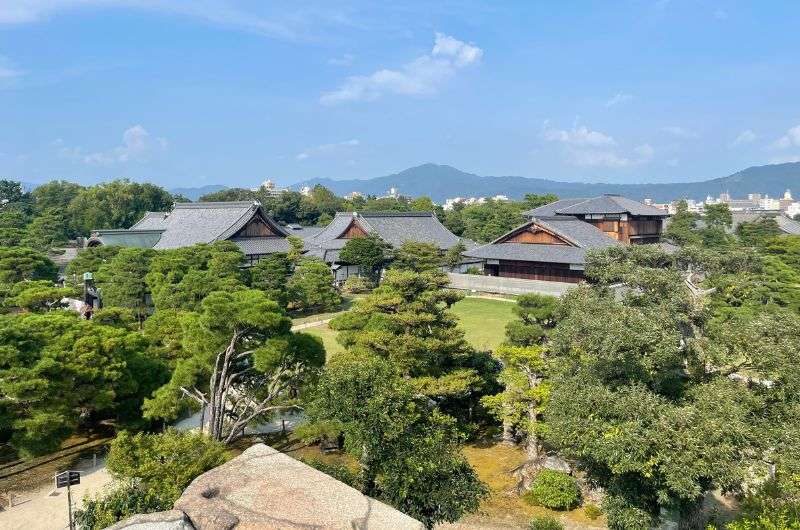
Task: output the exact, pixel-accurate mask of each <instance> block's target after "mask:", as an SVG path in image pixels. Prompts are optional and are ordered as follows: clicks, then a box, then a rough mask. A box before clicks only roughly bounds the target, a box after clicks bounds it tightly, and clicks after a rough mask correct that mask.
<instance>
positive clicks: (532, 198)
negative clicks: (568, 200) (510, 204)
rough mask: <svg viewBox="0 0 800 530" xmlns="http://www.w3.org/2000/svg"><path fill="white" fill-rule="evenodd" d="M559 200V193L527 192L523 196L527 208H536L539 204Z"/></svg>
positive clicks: (542, 204)
mask: <svg viewBox="0 0 800 530" xmlns="http://www.w3.org/2000/svg"><path fill="white" fill-rule="evenodd" d="M557 200H558V195H555V194H553V193H546V194H544V195H539V194H536V193H526V194H525V197H523V199H522V202H523V204H524V206H525V208H527V209H530V210H532V209H534V208H538V207H539V206H544V205H545V204H550V203H551V202H556V201H557Z"/></svg>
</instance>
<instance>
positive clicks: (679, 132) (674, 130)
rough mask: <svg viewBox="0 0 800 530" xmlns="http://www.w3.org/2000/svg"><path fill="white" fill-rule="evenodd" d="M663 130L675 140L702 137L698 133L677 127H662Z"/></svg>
mask: <svg viewBox="0 0 800 530" xmlns="http://www.w3.org/2000/svg"><path fill="white" fill-rule="evenodd" d="M661 130H662V131H664V132H665V133H667V134H669V135H672V136H674V137H675V138H681V139H682V140H691V139H694V138H699V137H700V135H699V134H697V133H696V132H694V131H690V130H688V129H684V128H683V127H678V126H677V125H669V126H667V127H662V128H661Z"/></svg>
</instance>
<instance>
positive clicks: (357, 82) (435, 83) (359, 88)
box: [320, 33, 483, 105]
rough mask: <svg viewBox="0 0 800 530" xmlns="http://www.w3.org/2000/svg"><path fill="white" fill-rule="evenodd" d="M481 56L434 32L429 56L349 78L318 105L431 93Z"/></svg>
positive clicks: (480, 51) (481, 51) (448, 37)
mask: <svg viewBox="0 0 800 530" xmlns="http://www.w3.org/2000/svg"><path fill="white" fill-rule="evenodd" d="M482 56H483V50H481V49H480V48H478V47H477V46H474V45H472V44H467V43H466V42H463V41H460V40H458V39H456V38H454V37H450V36H448V35H445V34H443V33H436V36H435V41H434V44H433V49H432V50H431V52H430V53H427V54H425V55H422V56H421V57H417V58H416V59H414V60H413V61H411V62H410V63H407V64H406V65H404V66H403V67H402V68H400V69H397V70H390V69H381V70H377V71H376V72H374V73H372V74H370V75H364V76H352V77H348V78H347V80H346V81H345V82H344V83H343V84H342V86H340V87H339V88H338V89H336V90H334V91H332V92H328V93H326V94H323V95H322V96H321V97H320V103H323V104H325V105H335V104H337V103H344V102H349V101H372V100H376V99H378V98H380V97H381V96H383V95H385V94H399V95H426V94H433V93H435V92H436V91H437V90H438V89H439V87H440V86H441V85H442V84H443V83H444V82H445V81H447V80H448V79H450V78H451V77H453V75H455V73H456V72H457V71H458V70H461V69H462V68H465V67H467V66H469V65H471V64H474V63H477V62H478V61H480V59H481V57H482Z"/></svg>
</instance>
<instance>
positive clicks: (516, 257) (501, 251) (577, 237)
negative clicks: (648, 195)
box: [464, 215, 620, 264]
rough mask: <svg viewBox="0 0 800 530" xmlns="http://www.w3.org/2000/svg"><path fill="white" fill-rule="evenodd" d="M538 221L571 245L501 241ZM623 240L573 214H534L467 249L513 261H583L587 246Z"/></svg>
mask: <svg viewBox="0 0 800 530" xmlns="http://www.w3.org/2000/svg"><path fill="white" fill-rule="evenodd" d="M533 224H537V225H539V226H541V227H543V228H545V229H547V230H550V231H551V232H553V233H554V234H556V235H559V236H561V237H563V238H564V239H565V240H567V241H569V242H570V243H571V244H572V245H575V246H570V245H549V244H535V243H499V241H502V240H503V239H505V238H506V237H507V236H508V235H510V234H513V233H514V232H516V231H518V230H520V229H524V228H527V227H528V226H530V225H533ZM619 244H620V243H619V242H618V241H617V240H616V239H614V238H612V237H610V236H608V235H606V234H604V233H603V232H602V231H601V230H600V229H598V228H597V227H595V226H594V225H591V224H589V223H586V222H584V221H581V220H580V219H577V218H575V217H571V216H567V215H564V216H550V217H535V218H533V219H531V220H530V221H528V222H527V223H525V224H523V225H522V226H519V227H517V228H515V229H514V230H512V231H510V232H508V233H507V234H505V235H503V236H500V237H499V238H497V239H496V240H494V241H493V242H492V243H489V244H488V245H483V246H482V247H478V248H475V249H471V250H467V251H466V252H464V255H465V256H468V257H473V258H482V259H503V260H513V261H541V262H548V263H571V264H582V263H584V260H585V258H586V251H587V250H594V249H602V248H608V247H613V246H616V245H619Z"/></svg>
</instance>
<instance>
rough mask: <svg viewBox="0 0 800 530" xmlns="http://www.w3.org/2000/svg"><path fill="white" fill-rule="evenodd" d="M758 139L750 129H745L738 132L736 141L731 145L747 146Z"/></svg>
mask: <svg viewBox="0 0 800 530" xmlns="http://www.w3.org/2000/svg"><path fill="white" fill-rule="evenodd" d="M756 138H758V136H757V135H756V133H754V132H753V130H752V129H745V130H744V131H742V132H740V133H739V135H738V136H737V137H736V139H734V140H733V143H731V146H732V147H736V146H739V145H744V144H749V143H752V142H754V141H755V140H756Z"/></svg>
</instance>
